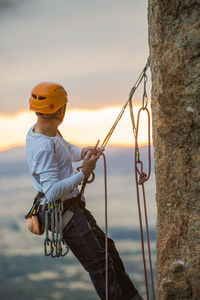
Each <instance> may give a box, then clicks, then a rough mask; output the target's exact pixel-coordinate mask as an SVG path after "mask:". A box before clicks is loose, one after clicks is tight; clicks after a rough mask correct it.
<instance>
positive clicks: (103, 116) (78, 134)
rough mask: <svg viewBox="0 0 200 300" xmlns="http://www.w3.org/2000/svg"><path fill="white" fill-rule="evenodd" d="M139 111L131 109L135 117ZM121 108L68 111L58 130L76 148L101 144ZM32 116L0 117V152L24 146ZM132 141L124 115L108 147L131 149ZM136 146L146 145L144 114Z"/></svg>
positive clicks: (127, 121) (30, 114) (127, 113)
mask: <svg viewBox="0 0 200 300" xmlns="http://www.w3.org/2000/svg"><path fill="white" fill-rule="evenodd" d="M138 109H139V107H137V106H134V114H135V117H136V114H137V111H138ZM120 110H121V107H107V108H104V109H100V110H79V109H73V110H67V112H66V116H65V120H64V122H63V124H62V125H61V126H60V130H61V132H62V134H63V136H64V137H65V139H66V140H68V141H69V142H71V143H73V144H76V145H82V146H84V145H93V144H95V143H96V141H97V140H98V139H100V141H101V143H102V142H103V140H104V138H105V137H106V135H107V133H108V131H109V130H110V128H111V126H112V125H113V123H114V121H115V119H116V117H117V116H118V114H119V112H120ZM36 120H37V118H36V115H35V114H34V113H33V112H30V111H22V112H20V113H18V114H15V115H0V128H1V131H0V149H1V150H5V149H8V148H11V147H14V146H18V145H25V139H26V134H27V132H28V130H29V128H30V127H31V126H32V125H33V124H34V123H35V122H36ZM133 142H134V138H133V132H132V127H131V121H130V116H129V111H128V110H127V111H126V112H125V113H124V116H123V117H122V119H121V121H120V123H119V124H118V126H117V128H116V129H115V131H114V133H113V135H112V137H111V139H110V141H109V143H108V144H109V145H120V146H130V145H133ZM139 142H140V143H141V144H142V145H144V144H146V142H147V120H146V114H145V113H144V114H142V115H141V123H140V135H139Z"/></svg>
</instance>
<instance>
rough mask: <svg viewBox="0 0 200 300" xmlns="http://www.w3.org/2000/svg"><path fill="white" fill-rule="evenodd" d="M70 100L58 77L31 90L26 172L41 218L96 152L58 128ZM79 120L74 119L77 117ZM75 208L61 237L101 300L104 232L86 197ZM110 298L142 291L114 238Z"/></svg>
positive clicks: (68, 196) (129, 299)
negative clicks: (31, 120)
mask: <svg viewBox="0 0 200 300" xmlns="http://www.w3.org/2000/svg"><path fill="white" fill-rule="evenodd" d="M67 102H68V96H67V93H66V91H65V89H64V88H63V87H62V86H61V85H59V84H56V83H50V82H42V83H39V84H37V85H36V86H35V87H34V88H33V89H32V91H31V96H30V100H29V104H30V109H31V110H32V111H34V112H35V113H36V115H37V122H36V124H35V125H33V126H32V127H31V128H30V130H29V132H28V134H27V139H26V159H27V163H28V167H29V171H30V175H31V178H32V181H33V184H34V187H35V188H36V190H37V191H39V192H41V193H43V194H44V196H41V198H40V211H39V219H40V222H41V223H44V214H45V207H46V205H45V204H46V203H48V202H50V201H55V200H58V199H61V201H62V202H63V204H64V208H65V210H67V209H69V210H70V207H71V206H70V205H72V204H73V203H75V202H76V201H77V199H78V197H79V195H80V193H79V190H78V185H79V184H80V183H81V182H82V181H83V180H84V179H85V178H89V176H90V174H91V173H92V171H93V170H94V169H95V166H96V162H97V160H98V159H99V157H100V155H101V154H100V153H99V152H98V151H102V148H97V151H96V152H94V151H92V150H93V147H85V148H79V147H77V146H74V145H72V144H70V143H69V142H67V141H65V140H64V138H63V137H62V136H61V135H60V134H59V131H58V127H59V125H60V124H61V123H62V121H63V119H64V116H65V110H66V106H67ZM77 122H78V120H77ZM80 160H83V162H82V169H80V170H79V171H77V172H75V173H74V172H73V168H72V162H73V161H80ZM78 203H79V204H80V205H79V206H78V207H76V210H75V211H74V212H73V217H72V218H71V220H70V221H69V222H68V223H67V225H66V226H65V228H64V229H63V239H64V241H65V243H66V244H67V245H68V246H69V248H70V249H71V251H72V252H73V254H74V255H75V256H76V257H77V259H78V260H79V261H80V262H81V264H82V265H83V267H84V268H85V270H86V271H87V272H89V275H90V277H91V281H92V282H93V284H94V287H95V289H96V291H97V293H98V295H99V297H100V298H101V299H104V300H105V297H106V296H105V251H104V246H105V234H104V232H103V231H102V230H101V229H100V228H99V227H98V225H97V223H96V220H95V219H94V217H93V216H92V214H91V213H90V211H88V210H87V209H86V208H85V199H84V196H83V195H82V199H79V202H78ZM108 252H109V261H108V274H109V277H108V284H109V299H112V300H141V299H142V298H141V296H140V295H139V294H138V291H137V290H136V288H135V287H134V285H133V283H132V282H131V280H130V278H129V276H128V274H127V273H126V271H125V268H124V265H123V263H122V260H121V258H120V256H119V254H118V252H117V250H116V248H115V244H114V242H113V240H111V239H108Z"/></svg>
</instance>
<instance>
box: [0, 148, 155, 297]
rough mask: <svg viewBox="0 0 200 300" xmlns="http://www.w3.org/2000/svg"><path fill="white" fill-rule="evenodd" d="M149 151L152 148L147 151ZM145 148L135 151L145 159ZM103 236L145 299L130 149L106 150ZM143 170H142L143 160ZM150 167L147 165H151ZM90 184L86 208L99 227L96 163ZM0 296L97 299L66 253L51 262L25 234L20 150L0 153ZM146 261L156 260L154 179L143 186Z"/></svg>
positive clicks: (28, 189)
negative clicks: (106, 229)
mask: <svg viewBox="0 0 200 300" xmlns="http://www.w3.org/2000/svg"><path fill="white" fill-rule="evenodd" d="M152 150H153V149H152ZM145 153H146V148H145V147H143V148H141V157H142V156H143V157H145V156H146V155H145ZM106 156H107V163H108V187H109V189H108V198H109V204H108V206H109V207H108V208H109V235H110V236H111V237H112V238H113V239H114V240H115V241H116V245H117V248H118V250H119V252H120V254H121V256H122V258H123V261H124V263H125V266H126V269H127V271H128V273H129V275H130V277H131V279H133V281H134V283H135V285H136V287H137V288H138V289H139V291H140V292H141V293H142V294H143V295H145V288H144V276H143V265H142V257H141V246H140V235H139V226H138V213H137V204H136V196H135V187H134V172H133V171H134V170H133V150H132V149H131V148H121V147H108V148H107V150H106ZM144 160H145V164H144V167H145V168H146V167H147V166H146V159H145V158H144ZM152 165H153V164H152ZM95 173H96V180H95V182H94V183H93V184H91V185H88V186H87V190H86V199H87V207H88V209H90V210H91V211H92V213H93V214H94V216H95V217H96V219H97V220H98V223H99V225H100V226H102V227H104V200H103V175H102V162H101V161H99V162H98V165H97V169H96V172H95ZM0 190H1V202H0V203H1V210H0V235H1V244H0V253H1V255H0V295H1V299H7V300H27V299H29V300H36V299H37V300H49V299H59V300H64V299H70V300H82V299H91V300H95V299H98V297H97V295H96V293H95V291H94V288H93V286H92V284H91V283H90V279H89V276H88V274H87V273H86V272H85V270H84V269H83V268H82V266H81V265H80V263H79V262H78V261H77V259H76V258H74V256H73V255H72V253H71V252H70V253H69V254H68V256H67V257H65V258H59V259H52V258H49V257H45V256H44V255H43V237H37V236H33V235H32V234H31V233H29V232H28V231H27V228H26V223H25V220H24V214H25V213H26V212H27V211H28V209H29V207H30V206H31V203H32V199H33V197H34V195H35V190H34V188H33V186H32V182H31V180H30V178H29V175H28V170H27V166H26V162H25V151H24V148H23V147H18V148H13V149H11V150H8V151H3V152H0ZM146 193H147V205H148V212H149V226H150V237H151V248H152V258H153V263H154V272H155V271H156V270H155V260H156V252H155V249H156V248H155V247H156V234H155V226H156V204H155V179H154V172H153V166H152V176H151V179H150V180H149V181H148V182H147V184H146Z"/></svg>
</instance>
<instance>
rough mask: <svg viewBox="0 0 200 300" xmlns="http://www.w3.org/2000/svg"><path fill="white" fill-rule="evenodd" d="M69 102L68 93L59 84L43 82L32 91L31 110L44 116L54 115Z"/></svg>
mask: <svg viewBox="0 0 200 300" xmlns="http://www.w3.org/2000/svg"><path fill="white" fill-rule="evenodd" d="M67 102H68V97H67V92H66V91H65V89H64V88H63V87H62V86H61V85H60V84H57V83H52V82H42V83H39V84H37V85H36V86H35V87H34V88H33V89H32V91H31V96H30V99H29V104H30V109H31V110H33V111H35V112H39V113H42V114H54V113H55V112H56V111H58V110H59V109H60V108H61V107H62V106H64V105H65V104H66V103H67Z"/></svg>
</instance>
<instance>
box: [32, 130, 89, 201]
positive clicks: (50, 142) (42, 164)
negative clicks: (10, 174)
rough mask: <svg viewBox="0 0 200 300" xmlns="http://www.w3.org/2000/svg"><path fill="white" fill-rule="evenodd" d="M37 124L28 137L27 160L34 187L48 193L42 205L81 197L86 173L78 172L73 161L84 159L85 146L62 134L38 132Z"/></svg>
mask: <svg viewBox="0 0 200 300" xmlns="http://www.w3.org/2000/svg"><path fill="white" fill-rule="evenodd" d="M34 127H35V125H34V126H32V127H31V129H30V130H29V132H28V134H27V138H26V160H27V163H28V167H29V172H30V174H31V178H32V181H33V185H34V187H35V188H36V190H37V191H39V192H42V193H44V194H45V197H44V198H42V199H41V204H42V203H44V202H49V201H52V200H57V199H61V200H65V199H69V198H72V197H75V196H77V195H78V193H79V190H78V184H79V183H81V181H82V180H84V174H83V172H82V171H79V172H76V173H74V171H73V166H72V162H75V161H80V160H81V159H82V158H81V151H82V148H79V147H77V146H74V145H72V144H70V143H68V142H67V141H65V140H64V139H63V138H62V137H61V136H60V135H59V134H58V133H57V135H56V136H55V137H49V136H46V135H44V134H39V133H35V132H34V131H33V128H34Z"/></svg>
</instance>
